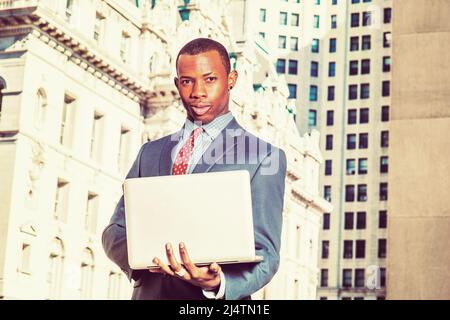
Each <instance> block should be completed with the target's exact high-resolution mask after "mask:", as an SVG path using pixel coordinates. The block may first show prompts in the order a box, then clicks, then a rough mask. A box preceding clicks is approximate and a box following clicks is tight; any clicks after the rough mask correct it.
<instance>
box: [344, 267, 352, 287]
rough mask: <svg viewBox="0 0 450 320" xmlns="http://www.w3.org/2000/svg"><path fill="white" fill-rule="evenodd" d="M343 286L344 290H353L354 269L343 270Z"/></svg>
mask: <svg viewBox="0 0 450 320" xmlns="http://www.w3.org/2000/svg"><path fill="white" fill-rule="evenodd" d="M342 286H343V287H344V288H351V286H352V269H344V270H342Z"/></svg>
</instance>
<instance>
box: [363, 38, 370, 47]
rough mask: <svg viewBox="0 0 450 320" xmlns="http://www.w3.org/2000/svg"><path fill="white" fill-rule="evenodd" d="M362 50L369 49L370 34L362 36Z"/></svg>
mask: <svg viewBox="0 0 450 320" xmlns="http://www.w3.org/2000/svg"><path fill="white" fill-rule="evenodd" d="M361 49H362V50H370V36H362V46H361Z"/></svg>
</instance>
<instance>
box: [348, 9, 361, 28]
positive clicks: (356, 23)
mask: <svg viewBox="0 0 450 320" xmlns="http://www.w3.org/2000/svg"><path fill="white" fill-rule="evenodd" d="M350 26H351V27H352V28H355V27H359V13H352V15H351V21H350Z"/></svg>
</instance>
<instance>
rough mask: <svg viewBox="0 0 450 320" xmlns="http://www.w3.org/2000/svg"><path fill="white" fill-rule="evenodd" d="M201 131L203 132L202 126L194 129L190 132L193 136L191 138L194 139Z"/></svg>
mask: <svg viewBox="0 0 450 320" xmlns="http://www.w3.org/2000/svg"><path fill="white" fill-rule="evenodd" d="M202 132H203V128H202V127H198V128H197V129H195V130H194V131H193V132H192V137H193V139H194V140H195V139H197V137H198V136H199V135H201V134H202Z"/></svg>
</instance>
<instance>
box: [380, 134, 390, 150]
mask: <svg viewBox="0 0 450 320" xmlns="http://www.w3.org/2000/svg"><path fill="white" fill-rule="evenodd" d="M388 146H389V131H381V147H382V148H387V147H388Z"/></svg>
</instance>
